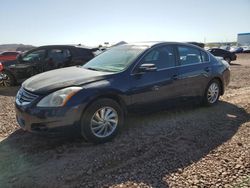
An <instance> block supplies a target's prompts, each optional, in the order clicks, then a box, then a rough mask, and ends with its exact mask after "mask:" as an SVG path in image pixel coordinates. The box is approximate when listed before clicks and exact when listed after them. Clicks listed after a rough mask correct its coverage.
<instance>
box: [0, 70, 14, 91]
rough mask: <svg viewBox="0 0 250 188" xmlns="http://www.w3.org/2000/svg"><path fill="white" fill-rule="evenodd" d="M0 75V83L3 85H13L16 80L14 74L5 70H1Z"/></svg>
mask: <svg viewBox="0 0 250 188" xmlns="http://www.w3.org/2000/svg"><path fill="white" fill-rule="evenodd" d="M0 74H1V75H0V76H1V81H0V85H2V86H4V87H10V86H14V85H15V83H16V81H15V78H14V76H13V75H12V74H11V73H9V72H7V71H3V72H2V73H0Z"/></svg>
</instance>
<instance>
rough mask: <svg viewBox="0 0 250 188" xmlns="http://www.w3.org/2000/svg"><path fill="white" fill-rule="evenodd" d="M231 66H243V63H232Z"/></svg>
mask: <svg viewBox="0 0 250 188" xmlns="http://www.w3.org/2000/svg"><path fill="white" fill-rule="evenodd" d="M230 65H231V66H242V65H241V64H239V63H230Z"/></svg>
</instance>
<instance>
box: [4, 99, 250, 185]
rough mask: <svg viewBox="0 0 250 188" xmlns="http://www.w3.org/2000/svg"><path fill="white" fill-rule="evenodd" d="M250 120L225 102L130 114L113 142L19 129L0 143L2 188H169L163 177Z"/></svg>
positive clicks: (241, 110) (199, 157)
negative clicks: (137, 187) (136, 187)
mask: <svg viewBox="0 0 250 188" xmlns="http://www.w3.org/2000/svg"><path fill="white" fill-rule="evenodd" d="M249 120H250V114H248V113H247V112H246V111H245V110H244V109H243V108H240V107H238V106H236V105H234V104H231V103H227V102H219V104H218V105H216V106H213V107H195V108H194V106H191V107H190V108H188V107H185V108H178V109H175V110H173V111H170V110H167V111H161V112H156V113H151V114H148V113H147V114H145V115H141V114H140V115H138V114H137V115H136V114H135V115H130V116H129V117H128V119H127V121H126V127H125V128H123V131H122V133H121V134H119V135H118V136H117V137H116V138H115V139H114V140H113V141H111V142H109V143H105V144H100V145H94V144H91V143H87V142H85V141H83V140H82V139H81V138H75V137H72V136H70V135H69V137H63V138H62V137H54V138H48V137H43V136H38V135H34V134H31V133H27V132H25V131H22V130H20V129H19V130H17V131H15V132H14V133H12V134H11V135H10V136H9V137H7V138H6V139H4V140H3V141H1V142H0V159H1V160H0V174H1V175H0V187H8V186H10V187H15V186H16V187H18V186H19V185H22V186H23V187H78V186H81V187H103V186H107V187H108V186H112V185H117V184H121V183H125V182H130V183H131V182H132V185H133V183H140V184H142V185H148V186H153V187H168V184H167V182H166V181H165V180H164V178H165V177H167V176H168V175H170V174H171V173H174V172H176V171H178V170H179V169H180V168H185V167H187V166H189V165H191V164H192V163H195V162H197V161H199V160H200V159H201V158H203V157H204V156H206V155H207V154H208V153H210V152H212V151H213V150H214V149H215V148H217V147H218V146H220V145H221V144H223V143H224V142H226V141H228V140H229V139H231V138H232V137H233V136H234V134H235V133H236V132H237V130H238V128H239V127H240V126H241V125H242V124H243V123H245V122H248V121H249Z"/></svg>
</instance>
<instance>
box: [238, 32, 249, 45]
mask: <svg viewBox="0 0 250 188" xmlns="http://www.w3.org/2000/svg"><path fill="white" fill-rule="evenodd" d="M237 43H238V45H239V46H244V45H250V33H239V34H238V37H237Z"/></svg>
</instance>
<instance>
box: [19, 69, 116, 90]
mask: <svg viewBox="0 0 250 188" xmlns="http://www.w3.org/2000/svg"><path fill="white" fill-rule="evenodd" d="M110 74H114V73H110V72H100V71H93V70H88V69H84V68H82V67H68V68H62V69H57V70H52V71H48V72H45V73H42V74H38V75H35V76H33V77H31V78H29V79H27V80H26V81H25V82H24V83H23V84H22V87H23V88H24V89H27V90H29V91H31V92H34V93H37V94H46V93H49V92H52V91H55V90H58V89H61V88H65V87H69V86H79V85H83V84H87V83H90V82H94V81H98V80H102V79H104V78H106V76H107V75H110Z"/></svg>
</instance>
